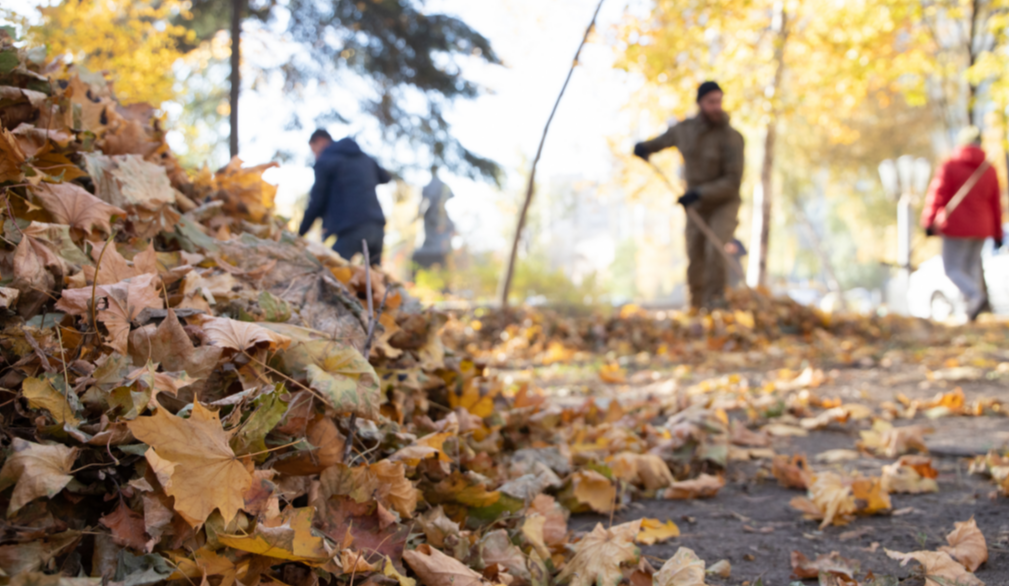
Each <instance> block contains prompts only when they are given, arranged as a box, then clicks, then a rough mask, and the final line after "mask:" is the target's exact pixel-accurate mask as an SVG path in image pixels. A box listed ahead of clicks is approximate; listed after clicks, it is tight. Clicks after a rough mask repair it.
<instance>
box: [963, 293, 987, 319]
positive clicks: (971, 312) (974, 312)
mask: <svg viewBox="0 0 1009 586" xmlns="http://www.w3.org/2000/svg"><path fill="white" fill-rule="evenodd" d="M986 305H988V298H987V297H981V298H979V299H977V300H976V301H974V302H973V303H969V304H967V319H968V320H970V321H972V322H974V321H977V316H979V315H981V312H982V311H983V310H984V308H985V306H986Z"/></svg>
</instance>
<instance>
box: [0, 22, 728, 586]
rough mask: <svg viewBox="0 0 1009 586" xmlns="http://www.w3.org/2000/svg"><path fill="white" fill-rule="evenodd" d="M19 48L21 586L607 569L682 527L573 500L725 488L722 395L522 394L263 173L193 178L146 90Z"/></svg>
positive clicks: (1, 108)
mask: <svg viewBox="0 0 1009 586" xmlns="http://www.w3.org/2000/svg"><path fill="white" fill-rule="evenodd" d="M0 43H2V44H0V123H2V128H0V198H2V200H0V209H2V210H3V213H4V216H5V218H4V224H3V235H2V245H0V312H2V319H3V329H2V332H0V360H2V362H3V370H2V372H0V391H2V393H3V395H4V400H3V402H2V404H0V419H2V426H0V437H2V445H3V448H4V450H5V452H6V454H5V457H4V459H3V466H2V469H0V507H2V508H3V509H4V510H5V511H6V521H5V522H4V523H3V524H2V526H0V527H2V533H0V580H2V581H3V582H9V583H11V584H68V585H73V586H79V585H83V584H98V583H102V584H106V583H113V584H124V585H128V586H142V585H146V584H155V583H159V582H163V581H188V582H189V583H197V582H199V583H203V584H214V585H218V584H220V585H223V586H230V585H231V584H236V583H240V584H242V585H245V586H252V585H255V584H261V583H278V584H288V585H295V584H313V583H317V582H326V583H353V582H355V581H356V582H357V583H361V582H366V583H370V584H396V583H398V584H401V585H403V586H412V585H414V584H415V583H416V580H420V582H422V583H423V584H424V585H426V586H448V585H449V584H455V585H460V584H484V583H488V584H489V583H495V584H514V585H520V584H535V585H540V584H547V583H550V582H552V581H553V580H555V579H557V580H561V581H570V582H571V583H573V584H589V583H591V582H597V581H598V583H600V584H610V583H615V582H616V581H617V580H619V579H620V578H621V576H624V575H630V574H631V573H632V572H635V571H640V570H636V569H635V563H636V562H637V560H638V553H637V548H636V546H635V541H636V540H640V541H641V542H643V543H654V542H656V541H657V540H662V539H668V538H670V537H672V536H675V535H676V534H678V529H677V528H676V526H675V525H674V524H672V523H659V522H657V521H652V520H648V522H646V523H644V524H642V523H641V522H640V521H636V522H634V523H633V524H627V525H620V526H615V527H612V528H611V529H605V530H604V529H603V528H602V527H599V528H598V529H597V530H596V531H594V532H592V533H591V534H589V535H588V536H586V537H585V538H584V539H582V540H581V541H580V542H579V543H577V545H573V544H574V542H575V541H577V538H576V537H575V536H573V535H572V533H571V532H569V531H568V528H567V518H568V515H569V514H570V513H571V512H573V511H575V512H577V511H595V512H599V513H609V512H611V511H613V510H614V509H615V508H617V507H620V506H622V505H623V504H625V503H626V502H627V501H628V500H629V499H630V498H631V497H632V496H634V495H651V496H659V497H664V498H693V497H698V496H702V497H703V496H712V495H714V494H715V493H716V492H717V491H718V490H719V488H720V487H721V486H722V485H723V484H724V480H723V479H722V477H721V476H720V475H719V471H720V470H721V466H722V465H724V454H725V453H726V450H727V447H726V446H727V439H726V438H727V435H726V434H725V433H724V431H725V422H724V421H720V420H718V418H717V417H716V418H714V419H712V416H711V413H710V412H709V411H706V410H686V411H684V412H682V413H680V414H678V415H677V416H676V417H674V418H671V419H670V420H669V423H667V424H666V426H665V427H656V426H654V425H653V423H652V422H653V421H654V420H655V418H656V416H658V415H659V414H660V413H662V411H663V407H661V406H660V405H659V404H658V403H657V402H655V401H643V402H640V403H635V404H629V405H620V404H618V403H616V402H612V403H610V404H609V405H608V406H606V407H605V408H603V407H601V406H599V405H597V404H596V403H595V402H592V401H588V402H586V403H584V404H583V405H580V406H576V407H569V408H561V407H558V406H555V405H552V404H550V403H548V402H547V401H546V399H545V397H543V396H541V395H540V394H539V393H538V392H536V391H535V390H533V389H530V388H528V387H520V388H507V389H506V388H505V386H504V385H503V383H502V382H501V381H499V380H497V379H494V378H491V377H488V376H487V367H486V365H485V364H484V363H482V362H479V361H475V360H472V359H468V358H466V357H465V356H464V355H462V354H454V355H453V354H452V353H451V352H448V351H446V349H445V347H444V346H443V344H442V340H441V338H440V336H439V331H440V330H441V328H442V326H443V325H444V323H445V319H446V318H444V317H443V316H441V315H439V314H437V313H435V312H431V311H428V310H425V309H424V308H422V307H420V306H419V305H418V304H417V303H416V302H412V301H410V300H409V299H408V298H407V296H406V295H405V292H404V291H403V289H402V287H400V286H399V285H398V284H397V283H395V282H393V281H392V280H390V279H389V278H387V277H386V276H385V275H383V274H382V273H380V272H379V271H377V270H369V269H367V268H365V267H362V266H359V265H353V264H350V263H348V262H347V261H346V260H344V259H342V258H340V257H339V256H337V255H336V254H335V253H333V252H332V251H331V250H329V249H327V248H325V247H322V246H320V245H317V244H311V243H309V242H307V241H305V240H302V239H300V238H298V237H296V236H295V235H293V234H291V233H289V232H287V231H285V230H284V228H283V225H282V224H281V223H280V222H278V221H275V220H274V219H273V218H272V217H271V214H270V209H271V207H272V199H273V196H274V192H275V190H274V188H273V187H271V186H270V185H268V184H266V183H265V182H264V181H263V180H262V172H263V170H264V169H265V167H252V168H247V167H243V166H242V164H241V161H239V160H238V159H235V160H233V161H232V162H231V163H230V164H229V165H227V166H226V167H224V168H222V169H220V170H218V171H210V170H209V169H206V168H204V169H202V170H200V171H197V172H187V171H186V170H184V169H182V168H181V167H180V166H179V164H178V163H177V161H176V159H175V158H174V157H173V156H172V153H171V152H170V150H169V148H168V146H167V144H166V142H165V129H164V128H162V125H161V122H160V121H159V120H158V119H157V118H155V117H154V111H153V110H152V109H151V108H150V107H147V106H144V105H131V106H123V105H121V104H119V103H117V102H116V100H115V99H114V96H113V95H112V93H111V88H110V85H109V84H108V83H107V82H106V81H105V80H104V79H103V78H102V77H101V76H97V75H94V74H91V73H88V72H86V71H83V70H81V69H79V68H76V67H73V66H68V65H66V64H64V63H61V62H59V61H55V62H52V61H47V60H46V59H45V55H44V53H43V52H40V51H37V50H29V49H24V48H20V47H17V46H15V45H14V43H13V42H12V40H11V39H10V38H9V37H8V36H6V33H5V32H2V31H0ZM719 431H721V433H715V432H719ZM676 559H677V561H676V562H674V561H672V560H671V561H670V563H671V564H673V565H672V566H670V567H668V568H666V567H664V568H663V569H662V570H660V571H659V572H658V573H657V574H656V575H655V576H656V580H655V581H656V583H659V584H668V583H671V582H669V580H663V579H662V578H661V577H662V576H666V575H668V576H670V578H669V579H670V580H671V579H673V578H672V576H674V575H679V574H680V573H682V572H688V573H694V574H696V567H694V569H690V568H689V567H688V566H691V565H693V566H696V562H695V561H691V560H690V559H687V558H684V557H683V556H680V557H679V558H676ZM623 562H627V563H626V564H624V565H621V564H622V563H623ZM681 563H682V564H686V566H684V568H679V566H677V565H676V564H681ZM667 565H668V564H667ZM700 568H701V570H700V571H701V574H700V576H701V578H702V579H703V562H700ZM647 575H648V576H650V575H651V572H648V573H647ZM180 583H181V582H180ZM673 583H676V584H681V583H685V582H682V581H676V582H673Z"/></svg>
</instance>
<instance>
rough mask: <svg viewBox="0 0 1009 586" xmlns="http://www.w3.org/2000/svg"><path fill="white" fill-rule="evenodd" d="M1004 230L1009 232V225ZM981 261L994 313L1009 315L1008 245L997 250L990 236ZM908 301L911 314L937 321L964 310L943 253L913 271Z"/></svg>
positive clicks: (982, 252)
mask: <svg viewBox="0 0 1009 586" xmlns="http://www.w3.org/2000/svg"><path fill="white" fill-rule="evenodd" d="M1003 229H1004V230H1005V231H1006V233H1007V234H1009V224H1006V225H1005V226H1004V227H1003ZM981 262H982V265H983V266H984V280H985V284H986V285H987V287H988V303H989V305H991V309H992V312H994V313H996V314H1002V315H1005V314H1009V245H1005V244H1003V245H1002V248H1000V249H999V250H995V243H994V241H993V240H992V239H991V238H989V239H987V240H986V241H985V243H984V248H983V249H982V251H981ZM907 303H908V310H909V311H910V312H911V315H913V316H916V317H924V318H930V319H934V320H937V321H945V320H947V319H949V318H950V317H951V316H952V315H954V314H955V313H963V312H964V308H963V305H964V304H963V299H962V296H961V295H960V290H959V289H957V288H956V285H954V284H953V281H950V280H949V277H947V276H946V272H945V270H944V269H943V265H942V256H941V255H936V256H934V257H932V258H930V259H928V260H927V261H925V262H923V263H921V266H919V267H918V270H916V271H915V272H913V273H911V281H910V283H909V284H908V290H907Z"/></svg>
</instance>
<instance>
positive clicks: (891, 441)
mask: <svg viewBox="0 0 1009 586" xmlns="http://www.w3.org/2000/svg"><path fill="white" fill-rule="evenodd" d="M933 431H934V430H933V429H932V428H931V427H926V426H924V425H906V426H904V427H894V426H893V424H891V423H890V422H888V421H883V420H882V419H877V420H876V421H874V422H873V424H872V429H870V430H866V431H861V432H859V433H860V434H861V436H862V440H861V441H860V442H859V444H858V446H859V447H860V448H865V449H868V450H870V451H872V452H874V453H875V454H877V455H879V456H883V457H885V458H896V457H898V456H901V455H904V454H906V453H907V452H909V451H911V450H917V451H919V452H927V451H928V447H927V446H926V445H925V440H924V436H925V435H926V434H929V433H932V432H933Z"/></svg>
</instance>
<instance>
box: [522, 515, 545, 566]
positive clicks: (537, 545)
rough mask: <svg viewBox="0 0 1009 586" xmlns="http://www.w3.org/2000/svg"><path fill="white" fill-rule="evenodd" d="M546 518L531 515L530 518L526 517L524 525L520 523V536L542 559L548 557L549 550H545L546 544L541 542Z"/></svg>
mask: <svg viewBox="0 0 1009 586" xmlns="http://www.w3.org/2000/svg"><path fill="white" fill-rule="evenodd" d="M546 522H547V518H546V517H544V516H543V515H533V516H531V517H526V520H525V522H524V523H522V536H523V537H525V538H526V541H528V542H529V545H532V546H533V549H535V550H536V551H537V552H538V553H539V554H540V557H541V558H543V559H547V558H549V557H550V550H549V549H547V545H546V543H544V542H543V526H544V525H546Z"/></svg>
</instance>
